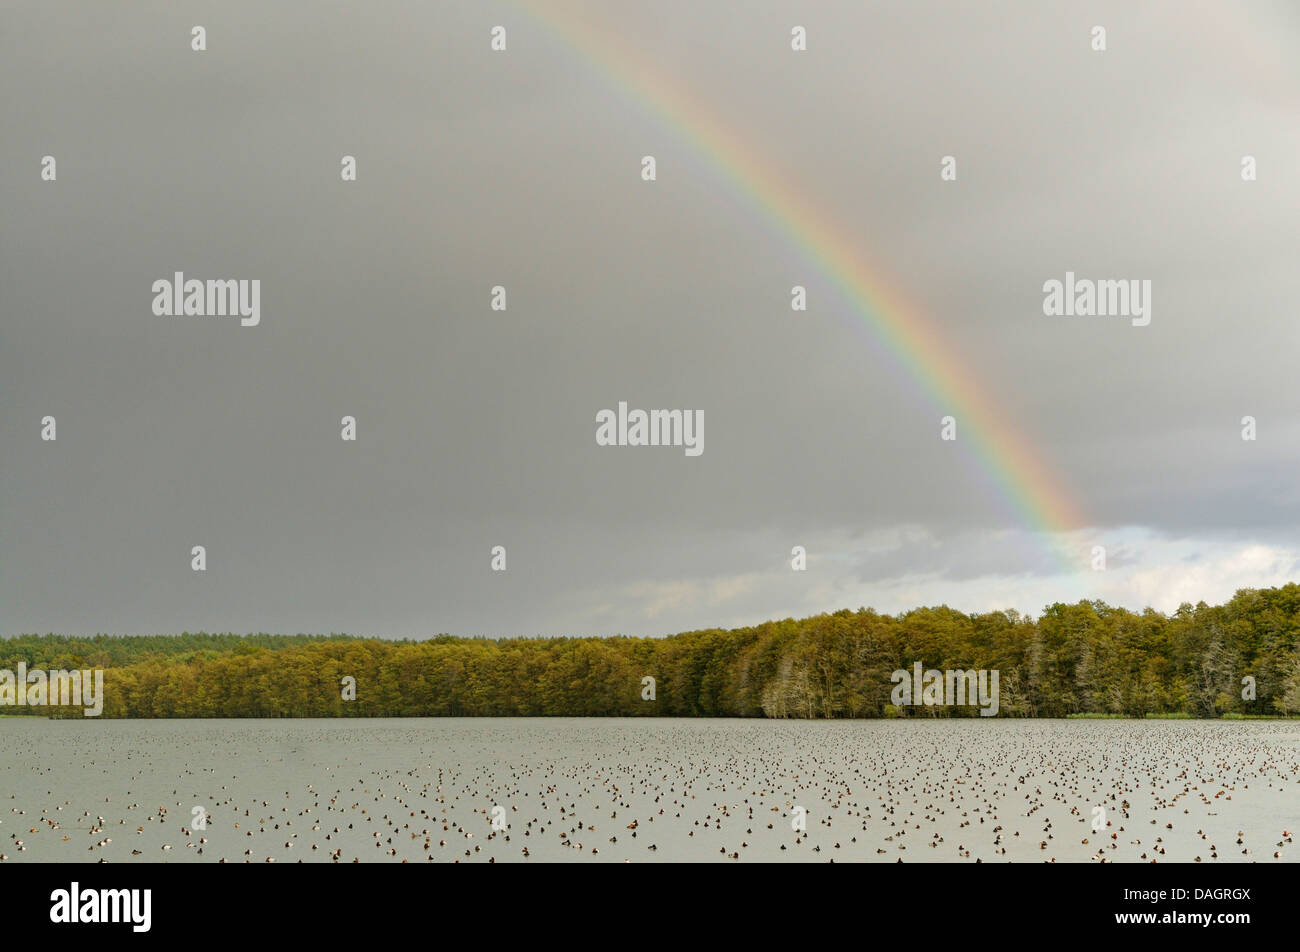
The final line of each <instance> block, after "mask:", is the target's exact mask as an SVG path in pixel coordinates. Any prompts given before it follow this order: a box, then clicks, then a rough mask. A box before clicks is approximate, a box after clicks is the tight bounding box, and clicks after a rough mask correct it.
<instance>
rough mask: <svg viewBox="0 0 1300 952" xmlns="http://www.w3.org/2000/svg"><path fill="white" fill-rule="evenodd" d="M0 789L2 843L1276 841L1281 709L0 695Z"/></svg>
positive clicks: (486, 848)
mask: <svg viewBox="0 0 1300 952" xmlns="http://www.w3.org/2000/svg"><path fill="white" fill-rule="evenodd" d="M0 794H3V798H4V799H3V800H0V852H3V853H4V854H5V857H6V859H5V860H4V861H5V862H10V863H12V862H19V861H24V862H26V861H74V862H97V861H99V860H101V859H103V860H107V861H109V862H130V861H151V862H156V861H160V860H165V861H169V862H178V861H190V862H194V861H199V862H202V861H211V862H217V861H219V860H221V859H225V861H226V862H244V861H252V862H266V861H267V860H268V859H270V860H273V861H275V862H296V861H299V860H302V861H308V862H311V861H317V862H330V861H331V860H332V859H333V858H334V857H335V856H337V858H338V861H340V862H352V861H353V860H354V859H359V860H360V861H362V862H374V861H387V862H400V861H403V860H406V861H410V862H427V861H431V860H432V861H445V862H451V861H456V860H459V861H461V862H487V861H489V860H493V861H495V862H519V861H532V862H536V861H556V860H563V861H581V862H605V861H608V862H623V861H625V860H629V861H632V862H648V861H659V862H662V861H681V860H688V861H704V860H712V861H718V862H745V861H755V860H759V861H803V862H809V861H813V862H825V861H828V860H831V859H834V860H835V861H837V862H846V861H880V862H890V863H893V862H897V861H898V860H899V859H902V860H903V861H905V862H918V861H921V862H936V861H941V862H965V863H974V862H976V860H982V861H984V862H994V861H998V862H1001V861H1007V860H1020V861H1033V862H1041V861H1045V860H1054V861H1057V862H1067V861H1069V862H1097V861H1099V859H1100V858H1105V860H1106V861H1108V862H1142V861H1148V862H1149V861H1150V860H1151V859H1153V858H1154V859H1157V860H1159V861H1162V862H1167V861H1173V860H1178V861H1192V860H1194V859H1195V858H1196V857H1200V859H1201V861H1202V862H1203V863H1225V862H1240V861H1260V862H1268V863H1274V862H1286V861H1292V862H1294V861H1296V860H1297V859H1300V850H1297V849H1296V847H1295V846H1294V845H1292V844H1291V843H1288V842H1286V841H1285V840H1286V837H1285V836H1284V832H1283V831H1286V833H1287V834H1290V835H1291V836H1292V837H1294V834H1295V833H1296V828H1297V826H1300V723H1297V722H1294V721H1292V722H1283V721H1255V722H1240V721H1238V722H1198V721H1013V720H1000V719H999V720H985V719H982V718H976V719H967V720H924V721H923V720H913V721H905V722H893V721H838V722H807V721H738V720H667V719H522V718H521V719H513V718H512V719H403V720H350V721H344V720H244V721H235V720H222V721H215V720H207V721H92V720H59V721H52V720H44V719H37V718H4V719H0ZM1098 806H1101V807H1102V808H1103V809H1104V811H1105V813H1104V820H1105V821H1106V822H1108V823H1109V826H1106V827H1105V828H1104V829H1103V830H1102V831H1101V832H1099V833H1098V832H1094V831H1093V821H1094V816H1096V814H1095V813H1094V808H1096V807H1098ZM494 807H500V808H501V810H500V811H497V812H498V814H499V815H500V816H501V817H502V818H503V819H504V821H505V822H506V823H508V824H509V825H508V828H507V829H506V830H505V831H503V832H502V831H494V829H493V825H492V819H493V812H494ZM195 808H201V810H202V811H203V812H204V813H205V814H206V815H207V822H206V829H202V830H200V829H194V828H192V826H191V824H192V823H193V822H194V820H195V814H194V810H195ZM796 808H803V809H804V810H806V811H807V814H806V830H804V831H802V832H800V831H797V830H795V829H794V828H793V826H792V823H793V820H794V819H795V817H796V815H797V813H796ZM101 818H102V819H101ZM1170 824H1172V827H1171V826H1170ZM336 830H337V832H336ZM1239 834H1240V836H1239ZM1239 838H1240V839H1241V840H1242V843H1241V844H1238V843H1237V840H1238V839H1239ZM204 840H206V842H204ZM1279 843H1281V845H1279ZM20 847H21V848H20ZM525 850H526V851H527V855H525V852H524V851H525ZM1243 851H1247V852H1244V853H1243ZM1216 853H1217V858H1215V857H1214V856H1213V855H1212V854H1216ZM1275 853H1278V854H1280V857H1279V858H1275V857H1274V854H1275ZM736 854H738V859H732V858H731V857H732V856H733V855H736ZM1144 856H1145V860H1144V859H1143V857H1144Z"/></svg>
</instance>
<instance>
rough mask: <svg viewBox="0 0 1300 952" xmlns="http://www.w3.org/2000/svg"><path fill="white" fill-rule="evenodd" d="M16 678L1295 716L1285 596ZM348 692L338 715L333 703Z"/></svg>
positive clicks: (255, 647) (210, 698)
mask: <svg viewBox="0 0 1300 952" xmlns="http://www.w3.org/2000/svg"><path fill="white" fill-rule="evenodd" d="M20 661H21V662H23V663H25V664H26V666H27V669H28V670H32V669H36V668H40V669H47V670H48V669H68V670H71V669H86V668H103V669H104V671H105V675H104V678H105V700H104V714H103V716H106V717H141V718H149V717H438V716H453V717H456V716H459V717H479V716H486V717H491V716H576V717H586V716H641V717H653V716H668V717H797V718H843V717H848V718H870V717H889V716H909V717H915V716H976V715H977V713H978V711H977V710H976V709H975V708H973V707H947V708H945V707H909V708H898V707H895V706H894V705H893V704H891V692H892V690H893V687H894V683H893V682H892V681H891V675H892V673H893V672H894V671H895V670H900V669H901V670H906V671H909V672H910V671H911V669H912V666H913V664H914V663H916V662H920V663H921V664H922V665H923V667H925V668H926V669H931V668H933V669H939V670H949V669H966V670H969V669H987V670H996V671H999V672H1000V693H1001V700H1000V704H999V711H1000V713H999V716H1002V717H1065V716H1070V715H1119V716H1131V717H1142V716H1146V715H1183V716H1192V717H1219V716H1223V715H1277V714H1283V715H1290V714H1296V713H1300V586H1297V585H1294V584H1292V585H1286V586H1283V587H1281V588H1273V589H1244V590H1242V591H1239V592H1238V593H1237V594H1236V596H1235V597H1234V598H1233V599H1232V600H1231V601H1229V602H1228V603H1227V604H1225V605H1218V606H1209V605H1206V604H1205V603H1204V602H1202V603H1200V604H1198V605H1196V606H1192V605H1190V604H1184V605H1183V606H1181V607H1180V608H1179V609H1178V611H1176V612H1174V613H1173V614H1172V615H1165V614H1163V613H1160V612H1157V611H1155V610H1153V609H1146V610H1145V611H1143V612H1141V613H1135V612H1132V611H1129V610H1127V609H1124V608H1114V607H1110V606H1108V605H1106V604H1104V603H1102V602H1099V601H1084V602H1079V603H1078V604H1075V605H1065V604H1055V605H1051V606H1049V607H1048V608H1046V609H1045V610H1044V611H1043V613H1042V614H1041V615H1040V616H1039V617H1038V618H1037V619H1034V618H1030V617H1028V616H1022V615H1020V614H1018V613H1017V612H1015V611H1001V612H990V613H986V614H965V613H963V612H959V611H954V610H953V609H950V608H947V607H938V608H918V609H915V610H912V611H908V612H903V613H901V614H898V615H885V614H880V613H878V612H876V611H874V610H872V609H869V608H862V609H858V610H857V611H851V610H848V609H845V610H842V611H838V612H835V613H834V614H822V615H816V616H813V617H811V618H804V619H799V620H795V619H791V618H787V619H784V620H781V621H769V622H765V623H763V624H760V625H755V626H752V627H747V628H737V629H731V630H723V629H708V630H703V631H691V632H685V633H682V634H678V635H671V636H668V637H663V638H640V637H638V638H633V637H621V636H620V637H603V638H596V637H575V638H511V639H500V640H497V639H490V638H459V637H452V636H449V635H439V636H437V637H434V638H431V639H428V640H403V641H390V640H381V639H362V638H354V637H349V636H346V635H329V636H318V635H292V636H283V635H262V634H259V635H246V636H243V635H228V634H226V635H209V634H189V633H185V634H181V635H159V636H129V637H118V636H109V635H98V636H95V637H86V638H76V637H68V636H60V635H39V636H38V635H23V636H19V637H15V638H10V639H7V640H4V641H0V669H7V670H10V671H13V670H16V668H17V665H18V663H19V662H20ZM349 678H350V679H355V680H354V682H353V683H354V685H355V699H347V698H345V694H347V693H348V692H347V681H346V680H345V679H349ZM646 678H653V679H654V680H653V695H654V697H653V700H646V699H645V698H646V696H647V695H648V694H649V693H650V689H649V688H648V687H647V685H648V684H649V682H647V681H646V680H645V679H646ZM0 713H6V714H23V713H25V714H32V715H48V714H54V713H57V712H55V711H54V710H53V709H39V708H30V707H4V708H0ZM68 714H69V716H72V713H71V712H68ZM77 716H79V712H78V714H77Z"/></svg>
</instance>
